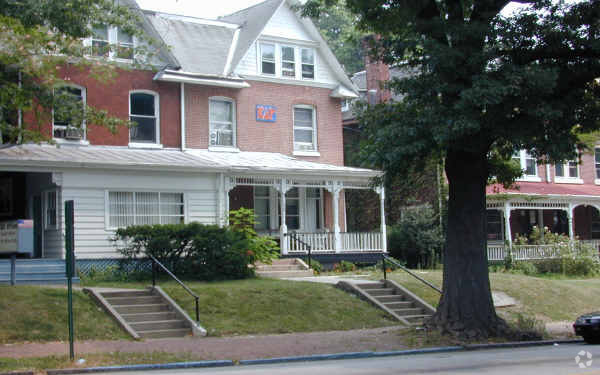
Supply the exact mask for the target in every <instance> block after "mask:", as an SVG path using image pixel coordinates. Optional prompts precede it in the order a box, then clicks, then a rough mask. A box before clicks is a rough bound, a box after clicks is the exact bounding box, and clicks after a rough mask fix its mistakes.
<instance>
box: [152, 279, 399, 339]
mask: <svg viewBox="0 0 600 375" xmlns="http://www.w3.org/2000/svg"><path fill="white" fill-rule="evenodd" d="M189 285H190V287H191V288H192V290H194V292H196V293H197V294H198V295H199V296H200V321H201V323H202V325H203V326H204V327H205V328H207V330H208V333H209V335H213V336H222V335H247V334H271V333H289V332H313V331H332V330H349V329H360V328H374V327H383V326H390V325H395V324H397V322H396V321H395V320H393V319H392V318H391V317H390V316H388V315H387V314H386V313H384V312H383V311H381V310H378V309H376V308H374V307H372V306H370V305H369V304H368V303H366V302H364V301H362V300H360V299H358V298H356V297H354V296H352V295H350V294H348V293H346V292H343V291H341V290H339V289H337V288H335V287H334V286H332V285H326V284H317V283H309V282H297V281H285V280H273V279H248V280H237V281H225V282H214V283H199V282H194V283H191V284H189ZM163 288H164V290H165V291H166V292H167V293H168V294H169V295H170V296H171V297H172V298H173V299H175V301H176V302H177V303H178V304H179V305H180V306H182V307H183V308H184V309H185V310H186V311H187V312H188V314H189V315H190V316H191V317H193V316H194V300H193V298H191V297H190V296H189V295H188V294H187V293H186V292H185V291H184V290H183V289H182V288H181V287H179V286H178V285H175V284H173V283H166V284H164V285H163Z"/></svg>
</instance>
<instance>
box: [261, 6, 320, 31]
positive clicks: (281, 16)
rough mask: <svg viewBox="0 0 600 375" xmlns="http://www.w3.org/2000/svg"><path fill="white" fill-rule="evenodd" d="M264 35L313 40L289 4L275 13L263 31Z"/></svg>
mask: <svg viewBox="0 0 600 375" xmlns="http://www.w3.org/2000/svg"><path fill="white" fill-rule="evenodd" d="M262 34H263V35H269V36H274V37H278V38H288V39H296V40H311V37H310V35H309V34H308V33H307V32H306V30H305V29H304V26H302V24H301V23H300V21H299V20H298V17H297V16H296V15H295V14H294V12H292V10H290V8H289V7H287V6H285V5H284V6H282V7H280V8H279V10H277V12H276V13H275V14H274V15H273V17H272V18H271V20H270V21H269V23H267V25H266V26H265V28H264V29H263V32H262Z"/></svg>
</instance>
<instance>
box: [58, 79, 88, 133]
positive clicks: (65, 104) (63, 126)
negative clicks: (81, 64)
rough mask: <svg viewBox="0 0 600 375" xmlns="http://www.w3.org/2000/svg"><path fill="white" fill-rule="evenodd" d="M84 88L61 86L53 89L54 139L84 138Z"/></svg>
mask: <svg viewBox="0 0 600 375" xmlns="http://www.w3.org/2000/svg"><path fill="white" fill-rule="evenodd" d="M84 117H85V88H83V87H79V86H61V87H58V88H56V89H54V107H53V110H52V136H53V137H54V138H55V139H66V140H81V139H84V138H85V118H84Z"/></svg>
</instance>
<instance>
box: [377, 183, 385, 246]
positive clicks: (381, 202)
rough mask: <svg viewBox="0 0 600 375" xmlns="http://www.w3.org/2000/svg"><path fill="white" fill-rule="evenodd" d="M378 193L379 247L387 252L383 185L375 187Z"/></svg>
mask: <svg viewBox="0 0 600 375" xmlns="http://www.w3.org/2000/svg"><path fill="white" fill-rule="evenodd" d="M375 191H376V192H377V194H379V207H380V209H379V211H380V216H381V247H382V250H383V252H384V253H387V228H386V227H385V188H384V187H383V185H381V186H378V187H376V188H375Z"/></svg>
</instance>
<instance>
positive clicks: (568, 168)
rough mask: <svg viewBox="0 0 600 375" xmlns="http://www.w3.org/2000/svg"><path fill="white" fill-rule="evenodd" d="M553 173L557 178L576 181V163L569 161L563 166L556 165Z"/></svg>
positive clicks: (577, 174)
mask: <svg viewBox="0 0 600 375" xmlns="http://www.w3.org/2000/svg"><path fill="white" fill-rule="evenodd" d="M555 173H556V177H557V178H561V177H562V178H564V179H578V178H579V166H578V165H577V162H575V161H572V160H569V161H567V162H566V163H564V164H556V166H555Z"/></svg>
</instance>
